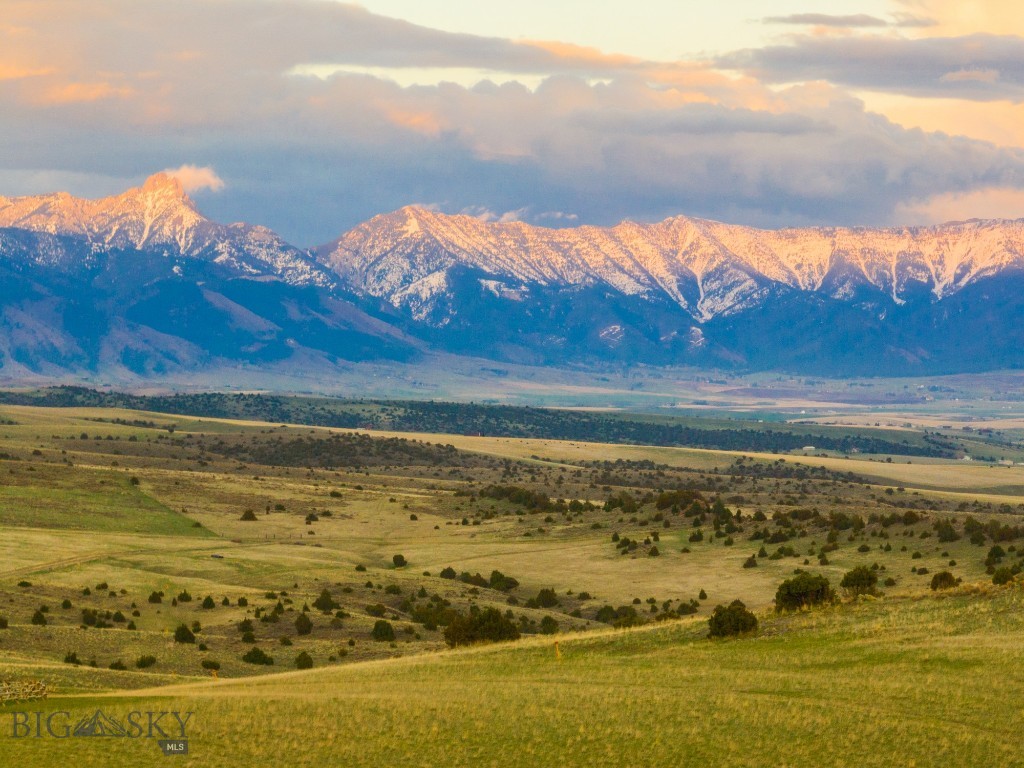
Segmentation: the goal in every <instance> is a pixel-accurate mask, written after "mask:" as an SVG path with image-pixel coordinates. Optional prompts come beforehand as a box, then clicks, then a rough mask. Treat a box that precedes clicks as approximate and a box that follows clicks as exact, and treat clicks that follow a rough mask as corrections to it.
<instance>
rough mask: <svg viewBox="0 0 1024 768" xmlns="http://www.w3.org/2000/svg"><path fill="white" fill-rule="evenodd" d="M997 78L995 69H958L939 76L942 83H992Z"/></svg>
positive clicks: (997, 73)
mask: <svg viewBox="0 0 1024 768" xmlns="http://www.w3.org/2000/svg"><path fill="white" fill-rule="evenodd" d="M998 79H999V72H998V70H995V69H959V70H957V71H956V72H947V73H946V74H944V75H943V76H942V77H940V78H939V81H940V82H943V83H994V82H996V81H997V80H998Z"/></svg>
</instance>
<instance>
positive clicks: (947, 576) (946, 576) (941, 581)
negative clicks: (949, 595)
mask: <svg viewBox="0 0 1024 768" xmlns="http://www.w3.org/2000/svg"><path fill="white" fill-rule="evenodd" d="M918 573H920V571H918ZM959 583H960V579H958V578H957V577H956V576H954V575H953V574H952V573H950V572H949V571H939V572H938V573H936V574H935V575H934V576H932V584H931V587H932V589H934V590H940V589H950V588H952V587H955V586H956V585H957V584H959Z"/></svg>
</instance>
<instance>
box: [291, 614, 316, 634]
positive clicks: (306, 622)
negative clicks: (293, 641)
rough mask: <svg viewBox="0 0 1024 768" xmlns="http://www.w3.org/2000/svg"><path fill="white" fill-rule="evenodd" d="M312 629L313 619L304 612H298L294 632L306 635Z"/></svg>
mask: <svg viewBox="0 0 1024 768" xmlns="http://www.w3.org/2000/svg"><path fill="white" fill-rule="evenodd" d="M312 631H313V621H312V619H310V618H309V616H307V615H306V614H305V613H300V614H299V615H298V618H296V619H295V632H296V633H297V634H299V635H308V634H309V633H310V632H312Z"/></svg>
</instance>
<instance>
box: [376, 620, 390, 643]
mask: <svg viewBox="0 0 1024 768" xmlns="http://www.w3.org/2000/svg"><path fill="white" fill-rule="evenodd" d="M370 636H371V637H372V638H373V639H374V640H376V641H378V642H381V643H385V642H391V641H393V640H394V639H395V628H394V627H392V626H391V622H390V621H385V620H384V619H377V621H375V622H374V624H373V631H372V632H371V633H370Z"/></svg>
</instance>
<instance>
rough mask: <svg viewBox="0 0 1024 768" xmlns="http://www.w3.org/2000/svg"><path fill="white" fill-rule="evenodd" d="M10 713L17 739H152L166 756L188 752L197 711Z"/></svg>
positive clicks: (11, 733) (99, 710)
mask: <svg viewBox="0 0 1024 768" xmlns="http://www.w3.org/2000/svg"><path fill="white" fill-rule="evenodd" d="M10 714H11V731H10V736H11V737H12V738H15V739H44V738H52V739H74V738H117V739H152V740H155V741H156V743H157V746H158V747H159V748H160V750H161V751H162V752H163V753H164V754H165V755H167V756H173V755H187V754H188V725H189V721H191V719H192V715H193V714H194V713H192V712H178V711H152V712H143V711H139V710H133V711H131V712H127V713H125V714H124V715H116V714H108V713H107V712H104V711H103V710H102V709H97V710H96V711H95V712H92V713H91V714H86V715H84V716H75V715H73V714H72V713H71V712H67V711H64V710H60V711H57V712H11V713H10Z"/></svg>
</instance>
